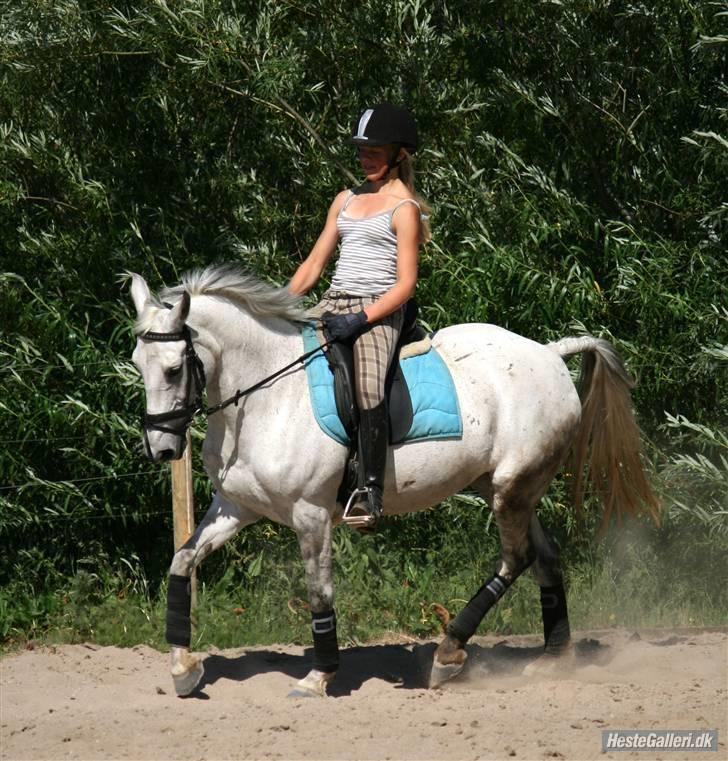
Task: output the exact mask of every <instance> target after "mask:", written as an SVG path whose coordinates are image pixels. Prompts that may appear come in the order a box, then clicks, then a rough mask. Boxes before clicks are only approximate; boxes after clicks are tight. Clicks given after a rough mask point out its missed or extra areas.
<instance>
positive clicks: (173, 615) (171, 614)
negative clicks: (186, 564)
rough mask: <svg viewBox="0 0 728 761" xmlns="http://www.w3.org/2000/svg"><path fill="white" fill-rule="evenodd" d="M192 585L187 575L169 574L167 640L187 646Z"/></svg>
mask: <svg viewBox="0 0 728 761" xmlns="http://www.w3.org/2000/svg"><path fill="white" fill-rule="evenodd" d="M191 607H192V587H191V586H190V579H189V577H188V576H177V575H176V574H174V573H172V574H170V575H169V586H168V587H167V642H168V643H169V644H170V645H177V647H189V646H190V640H191V639H192V622H191V621H190V609H191Z"/></svg>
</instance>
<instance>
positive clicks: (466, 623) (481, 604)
mask: <svg viewBox="0 0 728 761" xmlns="http://www.w3.org/2000/svg"><path fill="white" fill-rule="evenodd" d="M510 585H511V582H509V581H508V580H506V579H504V578H503V577H502V576H499V575H498V574H496V575H495V576H492V577H491V578H490V579H488V581H486V582H485V584H483V586H482V587H481V588H480V589H479V590H478V591H477V592H476V594H475V595H474V596H473V597H472V598H471V600H470V602H469V603H468V604H467V605H466V606H465V607H464V608H463V609H462V610H461V611H460V613H459V614H458V615H457V617H456V618H455V619H454V620H453V621H451V622H450V624H449V625H448V627H447V633H448V634H449V635H451V636H452V637H455V638H456V639H457V640H459V641H460V642H462V643H463V644H465V643H466V642H467V641H468V640H469V639H470V638H471V637H472V636H473V634H475V631H476V629H477V628H478V626H479V624H480V622H481V621H482V620H483V617H484V616H485V614H486V613H487V612H488V611H489V610H490V609H491V608H492V607H493V606H494V605H495V604H496V603H497V602H498V600H500V598H501V597H503V595H504V594H505V591H506V590H507V589H508V587H509V586H510Z"/></svg>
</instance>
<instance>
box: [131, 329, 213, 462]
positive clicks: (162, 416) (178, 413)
mask: <svg viewBox="0 0 728 761" xmlns="http://www.w3.org/2000/svg"><path fill="white" fill-rule="evenodd" d="M139 338H141V340H142V341H159V342H173V341H184V342H185V344H186V348H185V367H186V369H187V387H186V389H185V406H184V407H177V408H175V409H173V410H170V411H169V412H149V411H148V410H145V411H144V415H143V416H142V428H143V430H144V447H145V449H146V452H147V456H149V457H150V459H151V449H150V446H149V438H148V435H147V434H148V432H149V431H163V432H164V433H171V434H174V435H175V436H182V437H184V436H185V435H186V433H187V429H188V428H189V427H190V425H191V424H192V421H193V420H194V419H195V416H196V415H197V413H198V412H200V411H201V410H203V409H204V405H203V403H202V394H203V392H204V390H205V384H206V382H207V380H206V378H205V366H204V365H203V364H202V360H201V359H200V358H199V356H198V355H197V352H196V351H195V347H194V344H193V343H192V335H191V334H190V329H189V328H188V327H187V325H185V326H183V328H182V330H180V331H179V332H178V333H155V332H153V331H148V332H146V333H142V334H141V335H140V336H139ZM193 394H194V397H193V398H192V400H190V397H191V396H192V395H193ZM174 421H181V424H180V425H170V424H171V423H173V422H174Z"/></svg>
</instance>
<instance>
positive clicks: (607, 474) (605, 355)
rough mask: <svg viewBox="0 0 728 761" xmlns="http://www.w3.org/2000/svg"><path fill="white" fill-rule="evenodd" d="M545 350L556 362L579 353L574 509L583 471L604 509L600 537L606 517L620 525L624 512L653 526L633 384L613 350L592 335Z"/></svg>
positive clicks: (654, 504)
mask: <svg viewBox="0 0 728 761" xmlns="http://www.w3.org/2000/svg"><path fill="white" fill-rule="evenodd" d="M548 348H550V349H552V350H553V351H555V352H556V353H557V354H558V355H559V356H560V357H561V358H562V359H566V358H567V357H570V356H573V355H575V354H582V364H581V374H580V377H579V380H578V381H577V389H578V391H579V397H580V399H581V423H580V425H579V430H578V432H577V435H576V438H575V440H574V444H573V446H572V452H571V472H572V473H573V479H574V480H573V485H572V499H573V503H574V506H575V507H576V509H577V510H580V509H581V506H582V502H583V497H584V472H585V466H586V471H587V474H588V478H589V481H590V482H591V484H592V485H593V486H594V488H595V490H596V491H597V493H598V494H599V496H600V498H601V500H602V504H603V506H604V514H603V518H602V524H601V527H600V529H599V534H600V535H602V534H603V533H604V531H605V530H606V528H607V526H608V525H609V522H610V520H611V517H612V515H615V516H616V518H617V521H618V522H620V521H621V519H622V516H623V515H624V514H626V513H630V514H632V515H636V514H640V513H643V512H647V513H649V514H650V515H651V516H652V518H653V519H654V520H655V522H656V523H659V511H660V503H659V501H658V499H657V497H656V496H655V494H654V492H653V490H652V486H651V485H650V482H649V480H648V479H647V475H646V474H645V471H644V468H643V466H642V460H641V457H640V449H641V443H640V429H639V426H638V425H637V421H636V420H635V417H634V413H633V411H632V399H631V394H630V392H631V390H632V389H633V388H634V386H635V381H634V379H633V378H632V377H631V376H630V374H629V373H628V372H627V369H626V368H625V366H624V364H623V362H622V360H621V358H620V357H619V355H618V354H617V352H616V350H615V348H614V347H613V346H612V345H611V344H610V343H609V342H608V341H605V340H604V339H601V338H593V337H592V336H582V337H579V338H562V339H561V340H560V341H555V342H553V343H550V344H548Z"/></svg>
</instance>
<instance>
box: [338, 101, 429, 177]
mask: <svg viewBox="0 0 728 761" xmlns="http://www.w3.org/2000/svg"><path fill="white" fill-rule="evenodd" d="M350 142H352V143H353V144H354V145H356V146H357V148H358V151H359V160H360V162H361V165H362V168H363V169H364V173H365V174H366V175H367V178H368V179H370V180H375V179H384V177H386V175H388V174H389V172H391V170H392V169H394V168H395V167H399V166H400V165H401V164H402V162H403V161H406V160H408V159H409V156H411V155H412V154H413V153H414V152H415V151H416V150H417V123H416V122H415V119H414V117H413V116H412V114H411V113H410V112H409V111H408V110H407V109H406V108H400V107H399V106H395V105H393V104H391V103H386V102H385V103H378V104H377V105H376V106H373V107H372V108H367V109H366V110H365V111H364V113H363V114H362V115H361V116H360V117H359V119H358V120H357V121H356V123H355V124H354V128H353V130H352V133H351V141H350Z"/></svg>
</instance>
